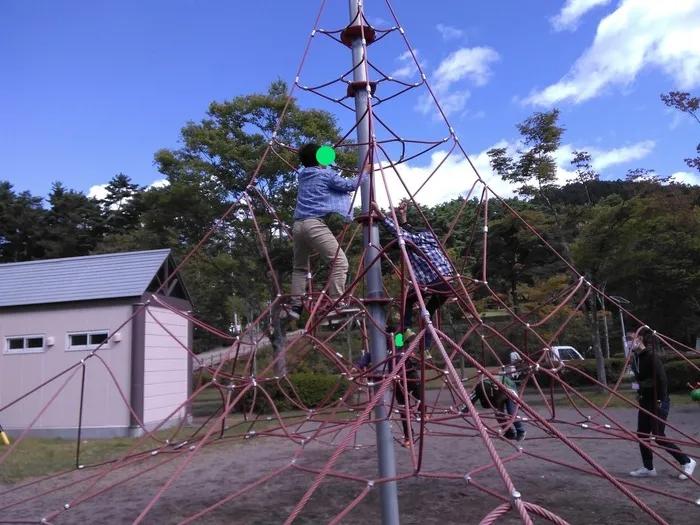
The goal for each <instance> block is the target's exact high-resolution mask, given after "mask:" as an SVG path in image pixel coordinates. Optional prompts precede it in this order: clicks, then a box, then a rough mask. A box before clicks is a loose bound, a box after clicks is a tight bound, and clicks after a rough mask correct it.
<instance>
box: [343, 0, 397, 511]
mask: <svg viewBox="0 0 700 525" xmlns="http://www.w3.org/2000/svg"><path fill="white" fill-rule="evenodd" d="M348 1H349V6H350V25H348V27H347V28H346V29H345V31H344V33H345V34H346V37H348V38H349V40H350V44H351V49H352V65H353V87H354V90H355V119H356V122H357V142H358V145H359V146H358V151H357V153H358V155H359V165H358V167H359V169H360V170H362V168H363V165H364V163H365V159H366V158H367V153H368V151H369V144H370V143H372V140H373V138H372V136H371V135H370V116H369V113H368V111H367V110H368V108H369V98H370V94H371V92H370V85H369V79H368V78H367V71H368V67H367V65H368V62H367V57H366V52H367V43H368V42H367V40H368V37H369V35H368V33H369V30H370V28H369V27H367V26H364V36H365V41H364V42H363V38H362V33H361V32H360V28H361V27H362V26H363V25H364V18H363V16H362V2H361V1H360V0H348ZM372 32H373V31H372ZM369 43H371V42H369ZM370 189H371V188H370V181H369V179H367V180H364V181H363V183H362V185H361V187H360V192H361V197H362V214H363V215H368V214H369V213H370V203H371V202H372V200H373V197H374V196H373V195H371V194H370ZM362 236H363V245H364V248H365V260H364V263H365V266H366V267H368V270H367V274H366V277H365V282H366V290H367V295H366V297H365V300H366V304H367V307H368V309H369V313H370V316H371V317H372V319H373V320H374V322H373V323H369V350H370V353H371V355H372V363H381V362H383V361H385V360H386V358H387V348H386V337H385V335H384V333H383V332H382V329H383V328H384V327H385V326H386V313H385V312H384V305H383V302H382V301H381V298H382V269H381V262H380V259H378V260H377V261H375V262H372V261H373V259H375V258H376V257H377V255H378V254H379V227H378V226H377V224H376V223H373V224H372V227H371V228H370V227H369V222H366V223H365V224H364V227H363V229H362ZM374 389H375V394H376V392H377V391H378V389H379V386H378V385H376V384H375V386H374ZM390 396H391V390H389V389H387V390H385V392H384V395H383V396H382V398H381V399H379V400H378V402H377V405H376V407H375V409H374V413H375V418H376V420H377V455H378V463H379V477H380V478H384V479H386V478H394V477H396V456H395V450H394V440H393V438H392V435H391V424H390V422H389V406H390V404H391V398H390ZM379 495H380V499H381V510H382V525H399V501H398V493H397V486H396V481H387V482H383V483H381V484H380V485H379Z"/></svg>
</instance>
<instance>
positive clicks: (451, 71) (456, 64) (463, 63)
mask: <svg viewBox="0 0 700 525" xmlns="http://www.w3.org/2000/svg"><path fill="white" fill-rule="evenodd" d="M498 60H500V56H499V55H498V53H497V52H496V51H494V50H493V49H491V48H490V47H471V48H468V47H463V48H460V49H458V50H457V51H455V52H454V53H451V54H450V55H449V56H447V58H445V59H444V60H443V61H442V62H440V65H439V66H438V67H437V69H436V70H435V71H434V72H433V73H432V74H431V75H430V79H429V81H430V83H431V85H432V87H433V90H434V92H435V96H436V97H437V99H438V101H439V102H440V105H441V106H442V107H443V110H444V111H445V113H446V114H450V113H456V112H459V111H461V110H462V109H464V106H465V105H466V102H467V99H468V98H469V95H470V93H469V91H468V90H466V89H463V88H460V89H453V87H454V85H455V84H457V83H459V82H462V81H464V80H469V81H471V82H472V83H473V84H475V85H477V86H483V85H485V84H486V83H488V81H489V80H490V79H491V76H492V75H493V72H492V70H491V65H492V64H493V63H494V62H497V61H498ZM434 108H435V106H434V105H433V101H432V99H431V98H430V97H429V95H424V96H422V97H421V98H420V99H419V102H418V106H417V109H418V110H419V111H420V112H421V113H423V114H428V113H429V112H430V111H431V110H433V109H434Z"/></svg>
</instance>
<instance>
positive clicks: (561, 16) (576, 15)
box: [549, 0, 610, 31]
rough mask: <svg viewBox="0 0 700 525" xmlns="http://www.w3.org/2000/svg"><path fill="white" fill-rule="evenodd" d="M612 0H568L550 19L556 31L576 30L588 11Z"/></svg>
mask: <svg viewBox="0 0 700 525" xmlns="http://www.w3.org/2000/svg"><path fill="white" fill-rule="evenodd" d="M609 3H610V0H566V4H565V5H564V7H562V8H561V11H559V13H558V14H557V15H556V16H553V17H552V18H550V19H549V21H550V22H551V23H552V26H553V27H554V30H555V31H565V30H569V31H575V30H576V28H577V27H578V23H579V21H580V20H581V18H582V17H583V15H585V14H586V13H587V12H588V11H590V10H591V9H594V8H596V7H599V6H603V5H607V4H609Z"/></svg>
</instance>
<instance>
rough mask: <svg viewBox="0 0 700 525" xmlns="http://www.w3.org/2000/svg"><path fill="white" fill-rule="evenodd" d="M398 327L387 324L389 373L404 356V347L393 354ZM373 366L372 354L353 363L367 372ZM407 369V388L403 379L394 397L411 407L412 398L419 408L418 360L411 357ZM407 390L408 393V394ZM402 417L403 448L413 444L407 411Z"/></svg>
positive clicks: (399, 382) (355, 366)
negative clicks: (395, 333)
mask: <svg viewBox="0 0 700 525" xmlns="http://www.w3.org/2000/svg"><path fill="white" fill-rule="evenodd" d="M395 330H396V327H395V326H394V325H393V324H387V326H386V332H387V349H389V353H390V359H389V367H390V368H389V372H391V371H393V370H394V367H395V366H396V363H398V362H399V361H400V360H401V359H402V358H403V356H404V347H403V346H401V347H398V348H396V350H395V351H394V352H393V353H392V352H391V349H392V348H394V345H393V340H394V331H395ZM371 366H372V355H371V354H370V352H365V353H364V354H362V357H361V358H360V359H359V360H357V361H355V362H354V363H353V368H355V369H357V370H366V369H368V368H370V367H371ZM404 366H405V368H406V386H407V388H404V383H403V378H401V379H399V381H398V382H397V383H396V384H395V385H394V395H395V397H396V402H397V403H398V404H399V405H403V406H408V407H410V403H411V397H413V398H414V399H416V401H417V404H418V406H420V402H421V388H420V375H419V372H418V369H419V366H420V364H419V362H418V360H417V359H416V358H415V357H413V356H411V357H409V358H408V359H407V360H406V362H405V363H404ZM406 390H407V391H408V392H406ZM399 413H400V415H401V426H402V427H403V443H402V446H404V447H408V446H410V444H411V438H410V437H409V432H408V421H407V420H406V413H405V409H401V410H400V411H399Z"/></svg>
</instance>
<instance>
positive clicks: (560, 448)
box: [0, 407, 700, 525]
mask: <svg viewBox="0 0 700 525" xmlns="http://www.w3.org/2000/svg"><path fill="white" fill-rule="evenodd" d="M608 413H609V414H610V415H611V416H612V417H614V418H616V419H617V420H619V421H620V422H621V423H623V424H624V425H626V426H627V427H628V428H634V425H635V421H636V412H635V411H634V410H630V409H609V410H608ZM557 416H558V417H559V418H561V419H564V420H569V421H577V420H579V419H580V418H579V416H577V415H576V414H575V413H574V412H573V410H571V409H567V410H559V411H558V413H557ZM670 421H671V422H672V423H673V424H675V425H677V426H679V427H680V428H682V429H683V430H684V431H685V432H687V433H688V434H689V435H690V436H692V437H693V438H694V439H698V438H700V413H699V412H698V409H697V407H686V408H676V409H673V410H672V412H671V418H670ZM393 426H394V431H395V432H397V429H398V425H396V424H394V425H393ZM414 428H417V425H415V424H414ZM428 428H429V429H431V428H433V429H435V430H437V427H436V426H433V425H432V424H431V425H429V426H428ZM558 428H560V429H564V430H565V433H566V434H567V435H569V436H571V435H574V436H576V438H577V439H576V443H577V444H578V445H579V446H580V447H581V448H582V449H583V450H585V451H586V452H587V453H588V454H589V455H590V456H591V457H592V458H593V459H595V460H596V461H598V462H599V464H600V465H602V466H603V467H604V468H606V469H607V471H608V472H609V473H610V474H612V475H613V476H615V477H617V478H620V479H622V480H625V481H631V479H630V478H629V477H628V475H627V474H628V472H629V471H630V470H631V469H633V468H637V467H638V466H640V457H639V450H638V448H637V446H636V445H635V444H633V443H629V442H625V441H622V440H616V441H608V440H605V441H604V440H598V439H590V438H591V437H595V436H596V434H593V433H591V431H590V430H584V429H580V428H578V427H571V426H566V425H559V426H558ZM396 435H397V436H398V434H396ZM342 437H343V434H342V433H341V434H339V435H338V436H335V443H336V444H337V443H339V442H340V441H341V440H342ZM586 437H588V438H589V439H586ZM544 438H545V435H544V434H543V433H542V432H541V431H540V430H538V429H534V428H533V427H532V426H530V427H529V428H528V439H527V440H526V441H525V442H524V444H523V445H524V450H525V452H531V453H534V454H540V455H543V456H546V457H548V458H552V459H560V460H564V461H567V462H569V463H573V464H575V465H577V466H580V467H582V468H588V467H587V465H586V464H585V463H584V462H583V460H581V459H579V458H578V456H576V455H575V454H574V453H573V452H572V451H571V450H570V449H568V448H567V447H566V446H565V445H563V444H562V443H560V442H557V441H555V440H553V439H544ZM328 439H329V440H330V439H331V437H329V438H328ZM374 439H375V438H374V432H373V430H372V427H371V426H363V427H362V428H361V429H360V432H359V436H358V442H360V443H364V444H370V445H372V444H374ZM496 446H497V449H498V450H499V452H500V454H501V456H502V457H506V456H508V455H510V454H512V451H513V448H512V447H509V446H508V445H507V444H505V443H497V445H496ZM296 450H298V446H297V445H295V444H294V443H292V442H290V441H288V440H285V439H280V438H272V437H255V438H253V439H250V440H245V441H236V442H235V443H234V442H232V441H231V442H223V443H220V444H213V445H211V446H207V447H205V448H204V449H202V450H201V451H200V452H198V454H197V455H196V456H195V458H194V460H193V461H192V462H191V463H190V464H189V465H188V467H187V468H186V469H185V470H184V471H183V472H182V474H181V475H180V476H179V478H178V479H177V481H176V482H175V483H174V484H173V485H172V486H171V487H170V488H169V489H168V490H167V491H166V492H165V494H164V495H163V496H162V497H161V498H160V499H159V500H158V501H157V502H156V503H155V505H154V506H153V508H152V509H151V510H150V512H149V513H148V514H147V515H146V517H145V519H144V520H143V522H142V523H144V524H153V525H156V524H157V525H166V524H170V523H178V522H180V521H182V520H183V519H185V518H187V517H190V516H192V515H194V514H196V513H197V512H198V511H200V510H202V509H205V508H207V507H209V506H210V505H213V504H215V503H216V502H218V501H220V500H222V499H224V498H226V497H227V496H229V495H231V494H234V493H236V492H237V491H239V490H241V489H243V488H244V487H246V486H248V485H250V484H251V483H253V482H254V481H256V480H258V479H259V478H261V477H263V476H264V475H265V474H268V473H270V472H273V471H275V470H276V469H279V468H281V467H284V466H285V465H289V464H290V463H291V461H290V460H291V458H292V456H293V454H294V452H295V451H296ZM334 450H335V449H334V448H333V447H331V446H329V445H326V444H322V443H316V442H311V443H309V444H308V445H307V446H306V447H305V450H304V453H303V455H302V456H301V459H300V460H298V461H297V465H300V466H308V467H312V468H313V467H322V466H323V465H324V464H325V463H326V461H327V459H328V458H329V457H330V455H331V454H332V453H333V451H334ZM694 453H695V454H697V451H695V452H694ZM396 456H397V462H398V470H399V472H401V473H410V472H411V471H412V463H411V460H410V453H409V452H408V450H406V449H403V448H401V447H400V446H399V445H398V444H397V446H396ZM173 458H174V459H173ZM185 458H186V454H184V453H183V454H171V455H160V456H158V457H155V458H147V459H145V460H143V461H141V462H140V463H138V464H137V465H136V466H134V467H125V468H123V469H120V470H119V471H118V472H116V473H113V474H110V475H109V476H108V477H107V478H105V479H104V480H102V481H101V482H100V483H99V485H97V487H96V488H101V487H106V486H107V485H109V484H111V483H114V482H116V481H119V480H123V479H125V478H132V479H130V480H129V481H128V482H127V483H125V484H123V485H120V486H118V487H116V488H114V489H111V490H109V491H106V492H105V493H103V494H101V495H99V496H96V497H94V498H92V499H89V500H87V501H85V502H83V503H80V504H78V505H77V506H75V507H72V508H70V509H68V510H66V511H64V512H63V513H62V514H60V515H59V516H58V517H56V518H55V519H53V520H52V521H51V523H53V524H54V525H59V524H60V525H63V524H90V525H98V524H106V525H122V524H128V523H133V521H134V520H135V519H136V517H137V516H138V515H139V513H140V512H141V511H142V510H143V509H144V508H145V507H146V506H147V505H148V504H149V502H150V501H151V499H152V498H153V497H154V495H155V494H156V492H157V491H158V489H159V488H161V487H162V486H163V485H164V483H165V481H166V480H167V479H168V478H169V476H170V475H171V474H172V473H173V472H175V470H176V469H177V468H178V467H179V466H180V465H181V464H182V462H183V461H184V460H185ZM169 459H172V461H167V462H165V463H164V464H163V465H162V466H160V467H158V468H155V469H153V470H150V471H148V472H146V473H144V474H141V475H139V476H136V474H137V473H139V472H142V471H143V470H145V469H146V468H147V467H149V466H155V465H157V464H158V463H160V462H163V461H165V460H169ZM489 463H490V460H489V456H488V454H487V451H486V448H485V447H484V445H483V442H482V441H481V439H480V438H478V437H469V438H465V437H459V436H457V437H441V436H429V437H428V438H427V439H426V442H425V449H424V459H423V472H436V473H437V472H442V473H467V472H469V471H471V470H473V469H474V468H475V467H477V466H483V465H488V464H489ZM376 465H377V459H376V449H375V448H373V447H369V448H360V449H355V448H350V449H348V450H347V451H346V452H345V453H343V454H342V455H341V456H340V459H339V461H338V463H337V465H336V466H335V468H334V469H333V470H334V471H335V472H342V473H346V474H355V475H357V476H361V477H362V478H365V479H367V478H371V477H374V476H375V475H376V468H377V466H376ZM656 468H657V470H658V471H659V476H658V477H657V478H653V479H644V480H640V481H638V482H639V483H640V484H641V485H644V486H648V487H653V488H656V489H661V490H664V491H668V492H671V493H673V494H674V495H677V496H679V497H684V498H692V499H693V500H695V499H697V498H699V497H700V487H699V486H697V485H696V484H694V483H693V482H692V481H679V480H678V479H676V478H674V477H672V475H673V474H674V473H675V471H674V470H673V469H672V468H671V467H670V466H669V465H668V464H666V463H665V462H663V461H661V460H660V459H658V458H657V460H656ZM507 470H508V472H509V473H510V475H511V476H512V479H513V481H514V483H515V486H516V488H517V489H518V490H519V491H520V492H521V493H522V497H523V499H524V500H525V501H528V502H530V503H535V504H537V505H541V506H543V507H545V508H546V509H548V510H550V511H552V512H554V513H556V514H558V515H559V516H560V517H562V518H563V519H565V520H567V521H568V522H569V523H571V524H572V525H589V524H594V523H599V524H605V525H623V524H633V523H639V524H647V523H649V524H651V523H655V521H654V520H652V519H651V518H650V517H649V516H647V515H646V514H645V513H643V512H642V511H641V510H640V509H639V508H638V507H637V506H636V505H635V504H634V503H633V502H631V501H630V500H629V499H628V498H627V497H626V496H625V495H623V494H622V493H621V492H620V491H618V490H617V489H616V488H614V487H613V486H612V485H611V484H610V483H609V482H608V481H605V480H603V479H601V478H599V477H595V476H592V475H589V474H585V473H581V472H577V471H575V470H573V469H569V468H566V467H562V466H558V465H556V464H553V463H550V462H546V461H543V460H541V459H538V458H535V457H532V456H529V455H527V454H524V455H520V456H519V457H517V458H516V459H515V460H513V461H510V462H508V463H507ZM95 472H96V470H89V469H88V470H82V471H78V472H74V473H71V474H69V475H67V476H63V477H61V478H60V479H53V480H48V481H45V482H42V483H41V484H40V485H35V486H33V487H31V488H28V489H23V490H21V491H17V492H14V493H10V494H7V495H5V496H0V507H3V506H5V505H7V503H8V502H13V501H19V500H20V499H25V498H27V497H31V496H33V495H35V494H38V493H39V492H43V491H44V490H49V489H51V488H53V487H56V486H58V485H59V484H63V483H65V482H66V481H70V480H80V479H84V478H85V477H86V476H88V475H91V474H94V473H95ZM696 475H697V472H696ZM314 477H315V475H314V474H312V473H308V472H304V471H301V470H298V469H295V468H290V469H287V470H286V471H285V472H283V473H282V474H280V475H278V476H276V477H274V478H272V479H270V480H269V481H267V482H266V483H264V484H261V485H258V486H257V487H255V488H253V489H252V490H250V491H248V492H246V493H245V494H243V495H240V496H238V497H236V498H235V499H233V500H232V501H229V502H227V503H225V504H224V505H222V506H221V507H219V508H217V509H215V510H214V511H212V512H210V513H208V514H206V515H205V516H203V517H201V518H197V519H196V520H195V521H194V523H198V524H203V525H213V524H236V525H237V524H241V525H242V524H246V525H263V524H265V525H268V524H276V523H282V522H283V521H284V520H285V519H286V518H287V517H288V515H289V514H290V512H291V511H292V509H293V508H294V507H295V505H296V504H297V503H298V502H299V501H300V499H301V498H302V496H303V495H304V493H305V492H306V490H307V489H308V488H309V487H310V485H311V484H312V483H313V480H314ZM473 479H474V480H475V481H478V482H479V483H481V484H482V485H484V486H486V487H489V488H491V489H493V490H495V491H496V492H498V493H499V494H503V495H505V488H504V487H503V484H502V482H501V481H500V478H499V477H498V475H497V473H496V472H495V471H494V470H493V469H490V470H486V471H483V472H480V473H478V474H475V475H474V476H473ZM635 481H636V480H635ZM365 487H366V483H363V482H359V481H345V480H340V479H332V478H327V480H326V481H324V482H323V483H322V484H321V485H320V487H319V488H318V490H317V491H316V493H315V494H314V495H313V496H312V497H311V499H310V500H309V501H308V503H307V505H306V506H305V507H304V509H303V511H302V512H301V514H300V515H299V517H298V518H297V519H296V521H295V522H294V523H298V524H320V523H327V522H328V521H329V520H331V519H332V518H333V517H334V516H336V515H337V514H338V513H339V512H341V510H343V509H344V508H345V507H346V506H347V505H348V504H349V503H350V502H351V501H352V500H353V499H355V498H356V497H357V496H358V495H359V494H360V493H361V492H362V491H363V490H364V489H365ZM398 487H399V488H398V490H399V506H400V513H401V523H402V524H406V525H408V524H416V525H417V524H453V523H455V524H456V523H461V524H477V523H479V522H480V521H481V519H483V518H484V517H485V516H486V515H487V514H488V513H489V512H490V511H492V510H493V509H495V508H496V507H497V506H498V505H500V504H501V501H499V500H497V499H496V498H495V497H494V496H491V495H489V494H487V493H485V492H483V491H481V490H478V489H477V488H476V487H474V486H470V485H468V484H467V483H466V482H465V481H464V480H459V479H455V480H450V479H436V478H428V477H409V478H408V479H405V480H402V481H400V482H399V484H398ZM4 488H7V487H4ZM629 488H630V490H631V491H632V492H633V493H634V494H636V495H637V496H639V497H640V498H641V499H642V500H643V501H644V502H646V503H647V504H648V505H649V506H651V508H652V509H653V510H655V511H656V512H657V513H659V514H660V515H661V517H662V518H663V519H665V520H666V521H667V522H668V523H670V524H673V525H697V524H698V523H700V506H696V505H694V504H691V503H687V502H684V501H679V500H675V499H672V498H669V497H666V496H661V495H657V494H654V493H651V492H648V491H645V490H642V489H640V488H636V487H629ZM81 490H84V485H83V484H78V485H75V486H73V487H71V488H69V489H64V490H61V491H58V492H53V493H52V494H49V495H47V496H44V497H42V498H39V499H35V500H32V501H29V502H26V503H21V504H19V505H16V506H13V507H11V508H9V509H6V510H3V511H0V523H2V522H4V520H18V519H29V520H32V521H26V522H24V521H23V522H22V523H30V522H33V523H40V522H41V518H42V517H44V516H46V515H48V514H49V513H50V512H51V511H54V510H57V509H61V508H62V507H63V505H64V504H65V503H66V502H67V501H70V500H71V499H72V498H73V497H74V496H75V495H76V494H79V493H80V492H81ZM533 521H534V523H549V522H548V521H546V520H543V519H541V518H538V517H536V516H533ZM341 523H348V524H367V523H371V524H375V523H380V517H379V490H378V487H377V486H374V487H373V488H372V489H371V490H370V491H369V493H368V494H367V495H366V497H364V499H362V500H361V501H360V503H359V504H358V505H357V506H356V507H354V509H353V510H352V511H350V513H349V514H348V515H347V516H346V517H345V518H344V519H343V520H342V521H341ZM496 523H498V524H503V525H506V524H516V523H522V521H521V520H520V519H519V518H518V516H517V515H515V514H514V513H513V512H510V513H509V514H508V515H507V516H505V517H503V518H501V519H499V520H498V521H497V522H496Z"/></svg>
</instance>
